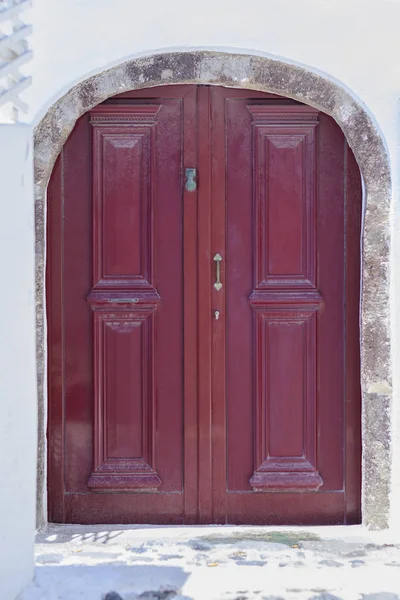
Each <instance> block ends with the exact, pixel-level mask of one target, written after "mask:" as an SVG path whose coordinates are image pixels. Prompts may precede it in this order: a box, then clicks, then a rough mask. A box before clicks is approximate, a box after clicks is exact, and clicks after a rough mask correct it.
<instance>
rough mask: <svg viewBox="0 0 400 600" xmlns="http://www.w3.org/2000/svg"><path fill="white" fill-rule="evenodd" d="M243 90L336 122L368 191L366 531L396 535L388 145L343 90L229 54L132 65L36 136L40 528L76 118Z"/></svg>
mask: <svg viewBox="0 0 400 600" xmlns="http://www.w3.org/2000/svg"><path fill="white" fill-rule="evenodd" d="M183 83H204V84H215V85H224V86H232V87H243V88H247V89H254V90H260V91H266V92H272V93H276V94H279V95H282V96H287V97H290V98H294V99H296V100H298V101H300V102H303V103H305V104H309V105H311V106H314V107H316V108H318V109H320V110H321V111H323V112H325V113H327V114H329V115H331V116H332V117H333V118H334V119H335V120H336V122H337V123H338V124H339V126H340V127H341V129H342V130H343V133H344V135H345V136H346V138H347V140H348V143H349V145H350V147H351V148H352V150H353V152H354V154H355V156H356V159H357V162H358V165H359V168H360V171H361V174H362V178H363V182H364V222H363V235H362V304H361V340H360V343H361V385H362V415H363V416H362V440H363V465H362V468H363V489H362V510H363V523H364V524H365V525H367V526H369V527H371V528H374V529H382V528H385V527H387V526H388V523H389V516H390V514H389V513H390V477H391V442H390V439H391V414H390V411H391V353H390V329H389V316H390V315H389V242H390V223H389V211H390V201H391V177H390V167H389V159H388V156H387V153H386V149H385V145H384V142H383V139H382V137H381V135H380V133H379V130H378V128H377V127H376V125H375V124H374V122H373V120H372V119H371V117H370V115H369V114H368V112H367V110H366V109H365V108H364V107H363V106H362V104H361V103H360V102H359V101H358V100H356V99H355V98H354V97H353V96H352V95H351V94H350V93H349V91H347V90H346V89H345V87H344V86H342V85H340V84H339V83H337V82H335V81H332V80H331V79H328V78H327V77H325V76H323V75H321V74H319V73H318V74H317V73H315V72H312V71H310V70H307V69H306V68H304V67H301V66H297V65H293V64H288V63H284V62H281V61H279V60H275V59H272V58H267V57H262V56H252V55H245V54H230V53H229V54H228V53H223V52H211V51H194V52H173V53H172V52H171V53H165V54H157V55H151V56H149V57H146V58H137V59H132V60H128V61H127V62H124V63H123V64H120V65H118V66H115V67H112V68H110V69H108V70H106V71H103V72H101V73H99V74H97V75H94V76H92V77H90V78H89V79H86V80H85V81H82V82H80V83H78V84H76V85H75V86H74V87H73V88H72V89H70V90H69V91H68V93H67V94H65V96H63V97H62V98H60V99H59V100H58V101H57V102H56V103H55V104H54V105H53V106H51V108H49V110H48V111H47V113H46V115H45V116H44V118H43V119H42V120H41V122H40V123H39V125H38V126H37V128H36V131H35V154H34V160H35V202H36V286H37V317H36V318H37V356H38V359H37V369H38V401H39V445H38V497H39V501H38V524H39V525H41V524H43V523H44V521H45V515H44V506H45V502H44V501H43V498H44V492H45V485H46V482H45V463H46V461H45V452H46V450H45V413H46V409H45V407H46V401H47V399H46V322H45V252H46V241H45V238H46V188H47V184H48V181H49V178H50V175H51V172H52V169H53V166H54V163H55V160H56V158H57V156H58V154H59V153H60V151H61V149H62V146H63V144H64V143H65V141H66V139H67V137H68V136H69V134H70V133H71V131H72V129H73V127H74V125H75V122H76V121H77V119H78V118H79V117H80V116H81V115H82V114H83V113H85V112H86V111H88V110H89V109H90V108H92V107H93V106H95V105H97V104H99V103H100V102H102V101H104V100H106V99H107V98H109V97H110V96H113V95H115V94H119V93H122V92H125V91H128V90H134V89H138V88H143V87H152V86H156V85H162V84H183Z"/></svg>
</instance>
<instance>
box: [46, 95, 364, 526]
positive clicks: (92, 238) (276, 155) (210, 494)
mask: <svg viewBox="0 0 400 600" xmlns="http://www.w3.org/2000/svg"><path fill="white" fill-rule="evenodd" d="M188 169H196V172H195V173H193V171H188ZM193 175H195V177H194V178H193ZM360 204H361V202H360V181H359V174H358V170H357V167H356V164H355V161H354V158H353V156H352V154H351V152H350V150H349V148H348V146H347V144H346V142H345V140H344V137H343V134H342V133H341V131H340V129H339V127H338V126H337V125H336V124H335V123H334V122H333V121H332V120H331V119H330V118H329V117H327V116H326V115H323V114H321V113H319V112H318V111H316V110H314V109H311V108H309V107H306V106H303V105H300V104H298V103H296V102H293V101H290V100H286V99H282V98H278V97H276V96H272V95H267V94H261V93H256V92H255V93H254V92H249V91H238V90H227V89H224V88H218V87H215V88H213V87H208V86H171V87H163V88H154V89H152V90H142V91H139V92H134V93H128V94H124V95H122V96H119V97H117V98H113V99H111V100H109V101H107V102H105V103H104V104H102V105H100V106H99V107H96V108H95V109H93V110H92V111H91V112H90V114H88V115H85V116H83V117H82V118H81V119H80V120H79V121H78V123H77V125H76V127H75V129H74V131H73V133H72V134H71V136H70V138H69V139H68V141H67V143H66V144H65V147H64V149H63V152H62V154H61V156H60V158H59V159H58V161H57V164H56V166H55V169H54V172H53V176H52V179H51V182H50V186H49V193H48V270H47V275H48V276H47V295H48V328H49V507H50V514H49V518H50V520H52V521H56V522H79V523H107V522H108V523H112V522H114V523H143V522H148V523H183V522H186V523H196V522H199V523H211V522H216V523H229V522H230V523H260V524H262V523H321V524H322V523H346V522H357V521H358V520H359V510H360V498H359V496H360V428H359V420H360V415H359V412H360V390H359V351H358V299H359V237H360Z"/></svg>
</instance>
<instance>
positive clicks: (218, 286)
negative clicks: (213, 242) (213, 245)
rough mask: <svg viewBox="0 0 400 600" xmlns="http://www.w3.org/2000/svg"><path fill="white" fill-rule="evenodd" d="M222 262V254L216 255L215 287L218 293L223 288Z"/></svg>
mask: <svg viewBox="0 0 400 600" xmlns="http://www.w3.org/2000/svg"><path fill="white" fill-rule="evenodd" d="M221 260H222V256H221V255H220V254H216V255H215V256H214V262H215V268H216V281H215V283H214V287H215V289H216V290H217V292H218V291H219V290H220V289H221V288H222V283H221Z"/></svg>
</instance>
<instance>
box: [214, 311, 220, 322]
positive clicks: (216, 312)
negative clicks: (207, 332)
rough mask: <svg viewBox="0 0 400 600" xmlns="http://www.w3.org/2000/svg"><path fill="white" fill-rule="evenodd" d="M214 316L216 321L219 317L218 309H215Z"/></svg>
mask: <svg viewBox="0 0 400 600" xmlns="http://www.w3.org/2000/svg"><path fill="white" fill-rule="evenodd" d="M214 318H215V320H216V321H218V319H219V310H215V311H214Z"/></svg>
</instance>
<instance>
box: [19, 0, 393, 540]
mask: <svg viewBox="0 0 400 600" xmlns="http://www.w3.org/2000/svg"><path fill="white" fill-rule="evenodd" d="M30 18H31V21H32V22H33V25H34V35H33V37H32V43H33V48H34V52H35V57H34V61H33V64H32V65H30V70H31V72H32V74H33V78H34V79H33V85H32V87H31V88H30V89H29V90H28V92H27V93H26V94H25V97H26V100H27V101H28V102H29V105H30V107H31V112H30V113H29V115H28V117H27V119H28V120H31V121H33V122H38V121H39V119H40V118H41V117H42V116H43V115H44V113H45V111H46V110H47V108H48V107H49V106H50V105H51V104H53V103H54V102H55V101H56V100H57V99H58V98H59V97H60V96H62V95H63V94H64V93H65V92H66V91H67V90H68V89H69V88H70V87H71V86H72V85H73V84H75V83H77V82H78V81H81V80H83V79H85V78H87V77H88V76H89V75H91V74H94V73H96V72H99V71H101V70H104V69H105V68H107V67H109V66H112V65H114V64H117V63H120V62H122V61H123V60H126V59H128V58H132V57H135V56H140V55H147V54H151V53H154V52H159V51H173V50H177V49H179V50H182V49H193V48H203V49H217V50H223V51H233V52H249V53H252V54H265V55H269V56H274V57H277V58H280V59H282V60H284V61H286V62H295V63H299V64H301V65H304V66H308V67H309V68H310V69H311V70H315V71H320V72H323V73H324V74H325V75H327V76H328V77H329V78H332V79H335V80H338V81H340V82H341V83H342V84H343V86H345V87H347V88H348V89H349V90H350V92H351V93H352V94H353V95H354V96H355V97H357V98H358V99H361V101H362V102H363V103H364V104H365V105H366V107H367V109H368V110H369V112H370V113H371V115H372V116H373V118H374V119H375V121H376V123H377V124H378V126H379V127H380V129H381V131H382V133H383V136H384V138H385V140H386V143H387V147H388V150H389V153H390V159H391V164H392V168H393V192H394V202H393V213H392V217H393V234H394V244H393V248H392V263H391V264H392V270H391V279H392V326H393V329H392V331H393V352H394V354H393V360H394V364H399V365H400V350H399V343H398V342H399V337H400V335H399V332H400V268H396V264H398V265H400V260H399V259H400V226H399V181H400V177H399V174H400V163H399V156H400V154H399V133H400V132H399V126H398V111H399V105H398V97H399V93H400V60H399V56H400V35H399V33H398V32H399V23H400V0H351V1H350V2H349V0H251V2H243V0H201V2H192V3H187V2H182V1H181V0H169V1H165V0H152V2H147V3H146V2H142V1H140V2H139V1H138V0H113V1H112V2H110V0H34V8H33V9H32V11H31V14H30ZM399 371H400V369H399ZM394 374H395V382H394V385H395V394H394V411H395V413H396V415H397V427H396V428H395V430H394V436H395V438H396V439H397V440H398V441H399V444H398V446H399V448H400V375H397V373H396V370H395V371H394ZM394 458H395V461H396V462H395V469H394V479H393V486H392V489H393V493H396V494H397V495H396V498H398V501H397V505H398V506H400V450H399V452H397V453H396V456H395V457H394ZM396 514H397V515H398V523H397V525H398V526H399V530H400V510H398V511H397V513H396ZM395 519H396V515H395V514H393V519H392V522H393V524H394V523H395Z"/></svg>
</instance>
